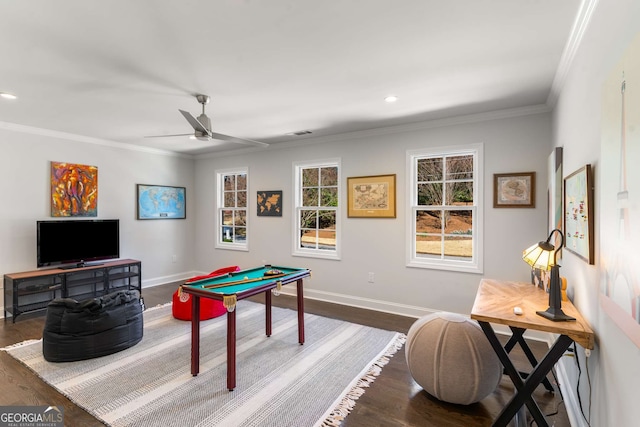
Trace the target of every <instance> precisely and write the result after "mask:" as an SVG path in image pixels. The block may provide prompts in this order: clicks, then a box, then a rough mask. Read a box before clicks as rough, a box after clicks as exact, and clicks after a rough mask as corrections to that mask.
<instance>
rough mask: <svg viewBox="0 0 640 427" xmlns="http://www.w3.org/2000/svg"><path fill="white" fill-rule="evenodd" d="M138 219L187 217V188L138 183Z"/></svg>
mask: <svg viewBox="0 0 640 427" xmlns="http://www.w3.org/2000/svg"><path fill="white" fill-rule="evenodd" d="M136 193H137V206H138V209H137V211H138V219H185V218H186V217H187V199H186V189H185V188H184V187H171V186H168V185H147V184H138V185H137V192H136Z"/></svg>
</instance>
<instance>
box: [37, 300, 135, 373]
mask: <svg viewBox="0 0 640 427" xmlns="http://www.w3.org/2000/svg"><path fill="white" fill-rule="evenodd" d="M142 326H143V323H142V304H141V301H140V293H139V292H138V291H137V290H131V291H118V292H114V293H111V294H108V295H105V296H102V297H98V298H92V299H88V300H85V301H76V300H74V299H72V298H56V299H54V300H53V301H51V302H50V303H49V305H48V306H47V318H46V321H45V325H44V331H43V336H42V352H43V354H44V358H45V359H46V360H48V361H49V362H72V361H76V360H84V359H91V358H94V357H100V356H106V355H107V354H112V353H116V352H118V351H121V350H124V349H126V348H129V347H131V346H133V345H135V344H137V343H139V342H140V340H141V339H142V329H143V328H142Z"/></svg>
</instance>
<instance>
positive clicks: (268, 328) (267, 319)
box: [264, 289, 271, 337]
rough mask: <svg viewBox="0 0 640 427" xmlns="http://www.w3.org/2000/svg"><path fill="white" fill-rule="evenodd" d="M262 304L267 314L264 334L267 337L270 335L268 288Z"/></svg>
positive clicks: (269, 294) (269, 293)
mask: <svg viewBox="0 0 640 427" xmlns="http://www.w3.org/2000/svg"><path fill="white" fill-rule="evenodd" d="M264 305H265V312H266V315H267V318H266V322H265V325H266V334H267V336H268V337H270V336H271V289H269V290H268V291H266V292H265V293H264Z"/></svg>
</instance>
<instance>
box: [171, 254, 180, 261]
mask: <svg viewBox="0 0 640 427" xmlns="http://www.w3.org/2000/svg"><path fill="white" fill-rule="evenodd" d="M171 261H173V262H176V261H178V255H176V254H174V255H173V256H172V257H171Z"/></svg>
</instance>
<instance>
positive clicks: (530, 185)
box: [493, 172, 536, 208]
mask: <svg viewBox="0 0 640 427" xmlns="http://www.w3.org/2000/svg"><path fill="white" fill-rule="evenodd" d="M535 202H536V173H535V172H518V173H496V174H493V207H494V208H535V207H536V203H535Z"/></svg>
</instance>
